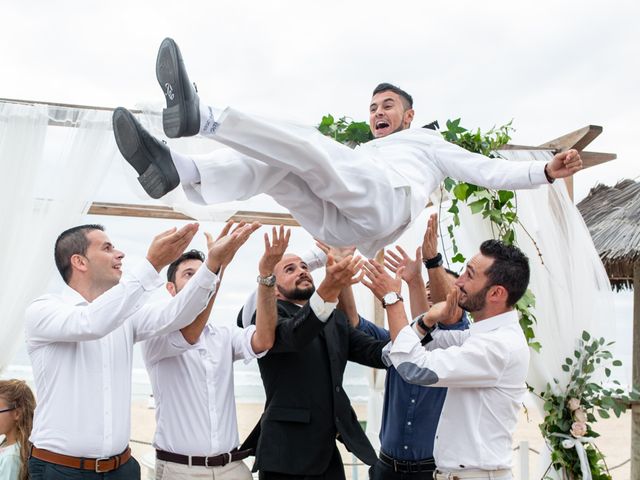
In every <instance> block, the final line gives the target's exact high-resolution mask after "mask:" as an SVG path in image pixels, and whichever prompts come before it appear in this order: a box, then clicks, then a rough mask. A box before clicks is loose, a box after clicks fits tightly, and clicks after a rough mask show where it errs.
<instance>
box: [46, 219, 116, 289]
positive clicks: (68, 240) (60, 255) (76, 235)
mask: <svg viewBox="0 0 640 480" xmlns="http://www.w3.org/2000/svg"><path fill="white" fill-rule="evenodd" d="M93 230H100V231H102V232H104V227H103V226H102V225H97V224H87V225H78V226H77V227H72V228H69V229H68V230H65V231H64V232H62V233H61V234H60V235H58V239H57V240H56V244H55V247H54V249H53V256H54V258H55V261H56V267H58V271H59V272H60V275H61V276H62V279H63V280H64V281H65V283H67V284H68V283H69V280H70V279H71V257H72V256H73V255H85V254H86V253H87V248H88V247H89V240H88V239H87V233H89V232H91V231H93Z"/></svg>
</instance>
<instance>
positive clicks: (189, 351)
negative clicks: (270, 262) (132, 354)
mask: <svg viewBox="0 0 640 480" xmlns="http://www.w3.org/2000/svg"><path fill="white" fill-rule="evenodd" d="M255 330H256V327H255V326H253V325H251V326H249V327H247V328H245V329H240V328H237V327H233V328H227V327H218V326H214V325H212V324H210V323H209V324H207V325H206V326H205V328H204V330H203V332H202V334H201V335H200V337H199V338H198V341H197V343H195V344H194V345H190V344H189V343H188V342H187V341H186V340H185V339H184V337H183V336H182V333H180V332H179V331H177V332H172V333H169V334H167V335H162V336H159V337H154V338H151V339H149V340H147V341H145V342H144V343H143V344H142V352H143V355H144V361H145V364H146V365H147V370H148V371H149V377H150V378H151V385H152V387H153V397H154V400H155V404H156V434H155V439H154V446H155V447H156V448H158V449H160V450H164V451H166V452H172V453H178V454H181V455H191V456H198V457H207V456H213V455H218V454H221V453H227V452H229V451H231V450H233V449H234V448H236V447H237V446H238V445H239V444H240V441H239V437H238V421H237V417H236V405H235V396H234V392H233V362H234V361H236V360H241V359H242V360H245V361H247V362H248V361H250V360H251V359H253V358H259V357H262V356H263V355H265V354H266V351H265V352H261V353H260V354H256V353H254V352H253V349H252V348H251V337H252V336H253V333H254V332H255Z"/></svg>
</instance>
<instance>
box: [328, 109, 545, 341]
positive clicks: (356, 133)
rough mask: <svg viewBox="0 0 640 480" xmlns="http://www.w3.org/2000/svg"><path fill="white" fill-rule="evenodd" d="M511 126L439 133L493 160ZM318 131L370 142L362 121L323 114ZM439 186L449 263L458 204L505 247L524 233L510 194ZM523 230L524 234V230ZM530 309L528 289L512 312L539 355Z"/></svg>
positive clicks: (452, 124) (457, 259)
mask: <svg viewBox="0 0 640 480" xmlns="http://www.w3.org/2000/svg"><path fill="white" fill-rule="evenodd" d="M511 123H512V122H509V123H507V124H505V125H502V126H500V127H494V128H492V129H491V130H489V131H487V132H484V133H483V132H481V130H480V129H477V130H476V131H471V130H467V129H466V128H464V127H462V126H461V125H460V119H459V118H458V119H456V120H448V121H447V123H446V130H443V131H441V133H442V135H443V137H444V139H445V140H447V141H449V142H451V143H455V144H456V145H459V146H461V147H462V148H465V149H466V150H469V151H471V152H475V153H480V154H482V155H485V156H487V157H491V158H495V157H497V156H499V155H498V153H497V150H498V149H499V148H500V147H501V146H503V145H505V144H507V143H508V142H509V140H511V135H510V133H511V132H512V131H514V129H513V127H512V126H511ZM318 130H319V131H320V132H321V133H322V134H324V135H327V136H329V137H331V138H333V139H335V140H337V141H338V142H340V143H343V144H346V145H349V146H351V147H355V146H356V145H359V144H361V143H365V142H368V141H369V140H371V139H373V135H371V131H370V129H369V125H368V124H367V123H366V122H354V121H353V120H352V119H351V118H349V117H340V118H339V119H338V120H336V119H335V118H334V117H333V116H332V115H326V116H324V117H322V121H321V122H320V124H319V125H318ZM443 185H444V188H445V189H446V190H447V191H448V192H450V193H451V196H452V202H451V206H450V207H449V210H448V211H449V212H450V213H452V214H453V224H452V225H449V226H448V227H447V233H448V235H449V238H450V239H451V244H452V248H453V257H452V258H451V262H453V263H463V262H464V261H465V260H466V258H465V257H464V255H462V252H460V250H459V249H458V244H457V242H456V239H455V235H454V227H458V226H460V217H459V213H460V208H459V203H460V202H462V203H464V204H466V205H468V206H469V209H470V210H471V212H472V213H474V214H481V215H482V217H483V218H488V219H489V221H490V222H491V227H492V230H493V232H494V236H495V237H497V238H499V239H500V240H502V241H503V242H505V243H507V244H513V243H515V242H516V231H515V226H516V225H519V226H520V227H521V228H523V230H524V227H523V225H522V224H521V223H520V220H519V218H518V213H517V198H516V195H515V193H514V192H513V191H510V190H491V189H487V188H484V187H479V186H477V185H474V184H471V183H466V182H459V181H456V180H453V179H451V178H446V179H445V181H444V182H443ZM524 231H525V232H526V230H524ZM532 240H533V239H532ZM534 244H535V242H534ZM536 248H537V246H536ZM534 307H535V296H534V294H533V293H532V292H531V290H527V292H526V293H525V295H524V296H523V297H522V298H521V299H520V301H518V303H517V304H516V309H517V310H518V312H519V313H520V326H521V327H522V331H523V332H524V335H525V337H526V339H527V342H528V344H529V346H530V347H531V348H533V349H534V350H536V351H537V352H539V351H540V349H541V345H540V343H539V342H537V341H536V340H535V332H534V330H533V326H534V324H535V323H536V317H535V315H534V314H533V308H534Z"/></svg>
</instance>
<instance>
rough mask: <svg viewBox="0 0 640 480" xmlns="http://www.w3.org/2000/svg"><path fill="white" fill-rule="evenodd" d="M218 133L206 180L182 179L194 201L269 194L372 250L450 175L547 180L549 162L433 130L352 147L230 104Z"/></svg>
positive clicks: (338, 236) (317, 226) (202, 162)
mask: <svg viewBox="0 0 640 480" xmlns="http://www.w3.org/2000/svg"><path fill="white" fill-rule="evenodd" d="M210 138H213V139H215V140H216V141H218V142H220V143H222V144H224V145H226V146H228V147H230V148H228V149H220V150H215V151H213V152H212V153H211V154H209V155H206V156H198V157H192V158H193V159H194V162H195V164H196V167H197V168H198V171H199V173H200V183H199V184H188V185H184V184H183V188H184V189H185V192H186V193H187V196H188V197H189V198H190V199H191V200H193V201H196V202H200V203H204V204H214V203H222V202H228V201H234V200H244V199H247V198H250V197H252V196H254V195H257V194H260V193H266V194H268V195H270V196H271V197H273V198H274V199H275V200H276V201H277V202H278V203H280V204H281V205H282V206H284V207H285V208H287V209H288V210H289V211H290V212H291V214H292V215H293V216H294V217H295V218H296V220H298V222H300V224H301V225H302V226H303V227H304V228H305V229H306V230H307V231H308V232H309V233H311V235H313V236H314V237H317V238H319V239H320V240H323V241H325V242H327V243H329V244H332V245H336V246H346V245H357V246H358V247H359V249H360V251H361V252H362V253H364V254H365V255H366V256H370V257H372V256H374V255H375V253H376V252H377V250H379V249H380V248H383V247H385V246H386V245H388V244H390V243H391V242H393V241H395V240H396V239H397V238H398V237H399V236H400V235H401V234H402V233H403V232H404V230H406V228H407V226H408V225H409V223H410V222H411V221H412V220H413V219H414V218H416V217H417V215H419V213H420V212H421V211H422V209H423V208H424V207H425V206H426V204H427V202H428V198H429V195H430V194H431V192H432V191H433V190H435V189H436V188H437V186H438V185H439V184H440V182H441V181H442V180H443V179H444V178H445V177H446V176H451V177H453V178H456V179H458V180H463V181H469V182H472V183H476V184H479V185H483V186H487V187H491V188H498V187H499V188H531V187H532V186H534V185H537V184H542V183H545V182H546V179H545V176H544V165H533V163H536V162H508V161H501V160H497V159H489V158H487V157H483V156H481V155H477V154H472V153H470V152H468V151H466V150H464V149H462V148H460V147H458V146H456V145H453V144H450V143H448V142H446V141H444V140H443V139H442V138H441V137H440V136H439V134H437V133H435V132H432V131H427V130H425V129H407V130H403V131H401V132H398V133H395V134H392V135H389V136H387V137H385V138H382V139H377V140H374V141H372V142H369V143H367V144H364V145H362V146H361V147H359V148H356V149H351V148H349V147H347V146H345V145H342V144H340V143H338V142H336V141H334V140H332V139H330V138H327V137H325V136H324V135H322V134H320V132H318V131H317V130H316V129H315V128H312V127H301V126H298V125H294V124H288V123H283V122H276V121H270V120H266V119H262V118H260V117H257V116H253V115H248V114H244V113H242V112H239V111H237V110H234V109H231V108H227V109H226V110H225V111H224V112H223V114H222V115H221V117H220V119H219V126H218V127H217V129H216V130H215V132H214V133H213V134H211V135H210Z"/></svg>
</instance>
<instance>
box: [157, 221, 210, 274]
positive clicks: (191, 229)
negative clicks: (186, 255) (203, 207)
mask: <svg viewBox="0 0 640 480" xmlns="http://www.w3.org/2000/svg"><path fill="white" fill-rule="evenodd" d="M198 226H199V225H198V224H197V223H188V224H187V225H185V226H184V227H182V228H180V229H176V227H173V228H171V229H169V230H167V231H165V232H162V233H161V234H159V235H157V236H156V237H154V239H153V240H152V241H151V245H149V250H147V260H149V263H150V264H151V265H153V268H155V269H156V271H157V272H159V271H160V270H162V269H163V268H164V267H166V266H167V265H169V264H170V263H171V262H173V261H174V260H177V258H178V257H179V256H180V255H182V252H184V250H185V249H186V248H187V246H188V245H189V244H190V243H191V240H193V236H194V235H195V234H196V232H197V231H198Z"/></svg>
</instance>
